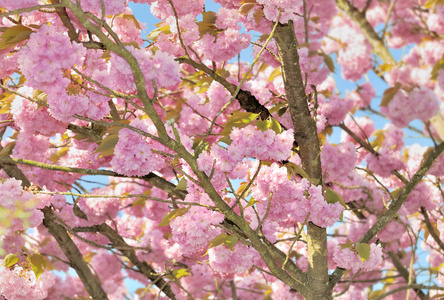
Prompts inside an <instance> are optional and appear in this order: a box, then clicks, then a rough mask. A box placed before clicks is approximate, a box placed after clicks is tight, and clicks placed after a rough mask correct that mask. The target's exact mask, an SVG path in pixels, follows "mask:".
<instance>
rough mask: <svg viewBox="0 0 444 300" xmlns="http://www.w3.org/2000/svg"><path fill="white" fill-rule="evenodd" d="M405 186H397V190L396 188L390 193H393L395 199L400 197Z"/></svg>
mask: <svg viewBox="0 0 444 300" xmlns="http://www.w3.org/2000/svg"><path fill="white" fill-rule="evenodd" d="M403 189H404V188H397V189H396V190H394V191H393V192H391V193H390V194H391V195H392V197H393V198H394V199H396V198H398V197H399V195H401V192H402V190H403Z"/></svg>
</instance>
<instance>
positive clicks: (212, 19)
mask: <svg viewBox="0 0 444 300" xmlns="http://www.w3.org/2000/svg"><path fill="white" fill-rule="evenodd" d="M216 19H217V15H216V13H215V12H214V11H206V12H204V13H202V21H203V22H205V23H210V24H215V23H216Z"/></svg>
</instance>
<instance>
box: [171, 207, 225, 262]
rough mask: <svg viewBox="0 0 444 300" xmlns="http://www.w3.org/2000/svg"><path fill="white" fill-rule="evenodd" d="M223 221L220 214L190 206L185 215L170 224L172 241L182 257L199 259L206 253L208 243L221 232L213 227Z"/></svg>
mask: <svg viewBox="0 0 444 300" xmlns="http://www.w3.org/2000/svg"><path fill="white" fill-rule="evenodd" d="M223 220H224V216H223V215H222V214H219V213H215V212H211V211H210V210H208V209H206V208H203V207H197V206H192V207H191V208H190V210H189V211H188V212H187V213H186V214H184V215H183V216H180V217H177V218H175V219H173V220H172V221H171V222H170V227H171V232H172V234H173V237H172V239H173V241H174V242H176V243H177V244H178V245H179V249H180V251H181V252H182V254H183V255H185V256H188V257H193V258H200V257H201V256H202V255H203V254H204V253H205V252H206V251H207V249H208V246H209V243H210V241H211V240H212V239H214V238H215V237H216V236H218V235H219V234H220V233H221V232H222V230H221V228H219V227H216V226H214V225H217V224H219V223H222V221H223Z"/></svg>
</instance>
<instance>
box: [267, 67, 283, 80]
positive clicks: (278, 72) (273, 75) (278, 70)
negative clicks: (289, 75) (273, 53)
mask: <svg viewBox="0 0 444 300" xmlns="http://www.w3.org/2000/svg"><path fill="white" fill-rule="evenodd" d="M281 75H282V72H281V67H277V68H276V69H274V71H273V72H271V74H270V76H269V77H268V79H267V81H273V79H275V78H276V77H278V76H281Z"/></svg>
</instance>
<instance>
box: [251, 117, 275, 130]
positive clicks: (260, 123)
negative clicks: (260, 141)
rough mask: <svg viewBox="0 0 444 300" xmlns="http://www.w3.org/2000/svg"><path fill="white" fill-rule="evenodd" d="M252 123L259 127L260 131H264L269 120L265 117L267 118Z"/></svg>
mask: <svg viewBox="0 0 444 300" xmlns="http://www.w3.org/2000/svg"><path fill="white" fill-rule="evenodd" d="M254 125H256V127H257V128H259V129H260V131H262V132H264V131H266V130H268V128H270V126H271V122H270V120H269V119H267V120H263V121H256V122H255V123H254Z"/></svg>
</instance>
